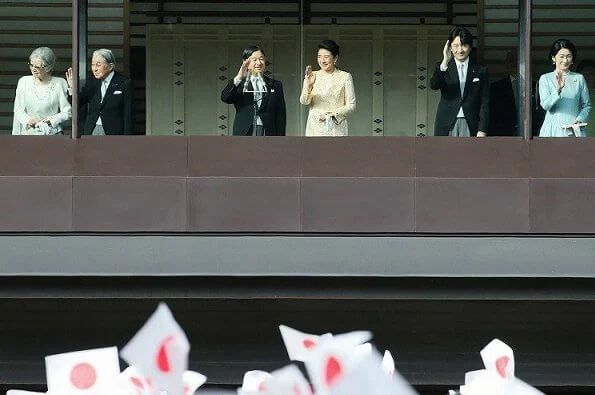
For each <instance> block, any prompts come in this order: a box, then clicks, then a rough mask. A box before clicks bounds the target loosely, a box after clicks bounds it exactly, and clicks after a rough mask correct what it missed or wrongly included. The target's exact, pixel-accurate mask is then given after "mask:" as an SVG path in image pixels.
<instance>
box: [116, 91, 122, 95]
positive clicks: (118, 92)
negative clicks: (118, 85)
mask: <svg viewBox="0 0 595 395" xmlns="http://www.w3.org/2000/svg"><path fill="white" fill-rule="evenodd" d="M121 94H122V91H114V95H121Z"/></svg>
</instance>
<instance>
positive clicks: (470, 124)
mask: <svg viewBox="0 0 595 395" xmlns="http://www.w3.org/2000/svg"><path fill="white" fill-rule="evenodd" d="M472 49H473V36H472V35H471V33H470V32H469V30H467V29H465V28H461V27H456V28H454V29H453V30H452V31H451V32H450V35H449V38H448V41H447V42H446V44H445V45H444V49H443V51H442V55H443V58H442V62H440V63H437V64H436V68H435V69H434V74H433V75H432V78H431V79H430V87H431V88H432V89H434V90H438V89H439V90H440V94H441V97H440V103H439V104H438V111H437V112H436V124H435V126H434V135H436V136H462V137H463V136H477V137H484V136H486V133H485V132H486V131H487V130H488V126H489V115H490V83H489V80H488V71H487V68H486V67H485V66H482V65H480V64H477V63H476V62H474V61H472V60H471V59H470V58H469V55H470V54H471V50H472Z"/></svg>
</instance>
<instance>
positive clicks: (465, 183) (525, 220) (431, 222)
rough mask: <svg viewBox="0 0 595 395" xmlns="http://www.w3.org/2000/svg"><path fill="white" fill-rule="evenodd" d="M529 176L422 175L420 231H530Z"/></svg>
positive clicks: (417, 188) (418, 192) (417, 203)
mask: <svg viewBox="0 0 595 395" xmlns="http://www.w3.org/2000/svg"><path fill="white" fill-rule="evenodd" d="M528 197H529V180H528V179H452V178H451V179H439V178H418V179H416V186H415V221H416V228H415V230H416V231H417V232H447V233H455V232H486V233H526V232H528V231H529V198H528Z"/></svg>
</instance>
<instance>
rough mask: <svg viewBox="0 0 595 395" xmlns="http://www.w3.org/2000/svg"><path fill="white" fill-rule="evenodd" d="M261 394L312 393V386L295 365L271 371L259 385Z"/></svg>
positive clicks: (297, 394)
mask: <svg viewBox="0 0 595 395" xmlns="http://www.w3.org/2000/svg"><path fill="white" fill-rule="evenodd" d="M259 393H260V394H262V395H312V387H310V383H308V381H307V380H306V378H305V377H304V375H303V374H302V372H301V371H300V370H299V369H298V368H297V367H296V366H295V365H288V366H286V367H284V368H281V369H279V370H275V371H274V372H273V373H271V375H270V377H267V378H265V380H264V381H263V382H262V384H261V385H260V392H259Z"/></svg>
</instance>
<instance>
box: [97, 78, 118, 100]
mask: <svg viewBox="0 0 595 395" xmlns="http://www.w3.org/2000/svg"><path fill="white" fill-rule="evenodd" d="M119 85H120V79H119V78H118V75H117V74H116V73H114V75H113V77H112V80H111V81H110V82H109V85H108V86H107V89H106V91H105V96H104V97H103V100H102V101H101V106H103V103H105V102H106V101H107V100H109V98H110V97H111V95H113V94H114V92H115V91H116V88H117V87H118V86H119ZM100 87H101V85H100Z"/></svg>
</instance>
